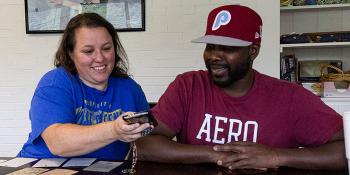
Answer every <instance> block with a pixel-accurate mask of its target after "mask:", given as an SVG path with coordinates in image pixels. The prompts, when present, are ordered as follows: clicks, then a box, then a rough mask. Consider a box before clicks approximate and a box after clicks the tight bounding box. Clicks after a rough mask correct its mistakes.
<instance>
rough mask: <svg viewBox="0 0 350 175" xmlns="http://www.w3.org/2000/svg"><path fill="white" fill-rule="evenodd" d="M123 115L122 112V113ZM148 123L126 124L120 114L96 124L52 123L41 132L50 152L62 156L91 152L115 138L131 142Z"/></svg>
mask: <svg viewBox="0 0 350 175" xmlns="http://www.w3.org/2000/svg"><path fill="white" fill-rule="evenodd" d="M123 115H124V114H123ZM148 127H150V125H149V124H148V123H145V124H142V125H140V124H138V123H136V124H132V125H128V124H127V123H126V122H125V121H124V120H123V119H122V117H121V116H119V117H118V118H117V119H116V120H114V121H109V122H104V123H100V124H97V125H89V126H82V125H77V124H53V125H51V126H49V127H48V128H46V129H45V130H44V131H43V133H42V134H41V136H42V138H43V139H44V141H45V143H46V144H47V146H48V148H49V150H50V151H51V152H52V154H54V155H57V156H63V157H70V156H79V155H84V154H88V153H90V152H93V151H95V150H97V149H99V148H102V147H104V146H106V145H108V144H110V143H112V142H114V141H116V140H121V141H124V142H131V141H134V140H136V139H138V138H140V137H141V133H140V132H141V131H143V130H144V129H146V128H148Z"/></svg>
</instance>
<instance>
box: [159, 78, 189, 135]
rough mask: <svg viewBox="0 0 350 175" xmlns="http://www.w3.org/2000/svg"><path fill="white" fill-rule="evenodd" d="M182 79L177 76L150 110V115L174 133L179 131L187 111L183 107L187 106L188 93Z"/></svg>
mask: <svg viewBox="0 0 350 175" xmlns="http://www.w3.org/2000/svg"><path fill="white" fill-rule="evenodd" d="M182 79H183V78H182V77H181V76H177V77H176V79H175V80H174V81H173V82H172V83H170V85H169V86H168V88H167V89H166V91H165V92H164V94H163V95H162V96H161V98H160V99H159V101H158V103H157V105H156V106H155V107H154V108H152V114H153V115H154V116H155V117H156V118H157V119H158V120H160V121H161V122H163V123H164V124H165V125H167V126H168V127H169V128H170V129H171V130H173V131H174V132H175V133H179V132H180V131H181V129H182V126H183V123H184V118H185V115H186V111H187V110H186V108H185V106H187V105H186V104H187V97H186V95H187V94H188V93H187V92H188V91H187V90H186V86H185V84H184V81H183V80H182Z"/></svg>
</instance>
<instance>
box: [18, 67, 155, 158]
mask: <svg viewBox="0 0 350 175" xmlns="http://www.w3.org/2000/svg"><path fill="white" fill-rule="evenodd" d="M148 108H149V106H148V103H147V100H146V97H145V94H144V93H143V91H142V89H141V87H140V86H139V85H138V84H137V83H136V82H135V81H134V80H132V79H131V78H129V77H126V78H121V77H110V78H109V81H108V87H107V89H106V91H100V90H97V89H94V88H91V87H89V86H86V85H85V84H84V83H83V82H82V81H81V80H80V79H79V77H78V75H72V74H70V73H68V72H67V71H65V69H64V68H62V67H59V68H56V69H54V70H52V71H50V72H48V73H46V74H45V75H44V76H43V77H42V79H41V80H40V82H39V84H38V86H37V88H36V90H35V92H34V96H33V99H32V102H31V108H30V111H29V115H30V120H31V125H32V132H31V133H30V134H29V138H28V141H27V142H26V143H25V144H24V146H23V148H22V150H21V151H20V152H19V154H18V157H31V158H53V157H58V156H55V155H53V154H52V153H51V152H50V151H49V149H48V147H47V145H46V144H45V142H44V140H43V139H42V138H41V136H40V135H41V133H42V132H43V131H44V130H45V129H46V128H47V127H49V126H50V125H52V124H55V123H72V124H78V125H95V124H98V123H102V122H105V121H112V120H115V119H116V118H117V117H118V116H119V115H120V114H122V113H123V112H126V111H135V112H138V111H145V110H148ZM87 134H89V133H87ZM128 150H129V144H128V143H125V142H122V141H115V142H113V143H111V144H109V145H107V146H105V147H103V148H100V149H98V150H96V151H94V152H91V153H89V154H86V155H82V156H79V157H94V158H99V159H104V160H123V159H124V158H125V156H126V154H127V152H128Z"/></svg>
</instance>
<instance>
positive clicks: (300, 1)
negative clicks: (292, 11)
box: [293, 0, 306, 6]
mask: <svg viewBox="0 0 350 175" xmlns="http://www.w3.org/2000/svg"><path fill="white" fill-rule="evenodd" d="M293 5H294V6H303V5H306V0H294V1H293Z"/></svg>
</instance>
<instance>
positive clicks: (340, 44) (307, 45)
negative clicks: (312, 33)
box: [280, 42, 350, 53]
mask: <svg viewBox="0 0 350 175" xmlns="http://www.w3.org/2000/svg"><path fill="white" fill-rule="evenodd" d="M310 47H316V48H317V47H350V42H329V43H298V44H281V47H280V52H281V53H282V52H283V49H285V48H310Z"/></svg>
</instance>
